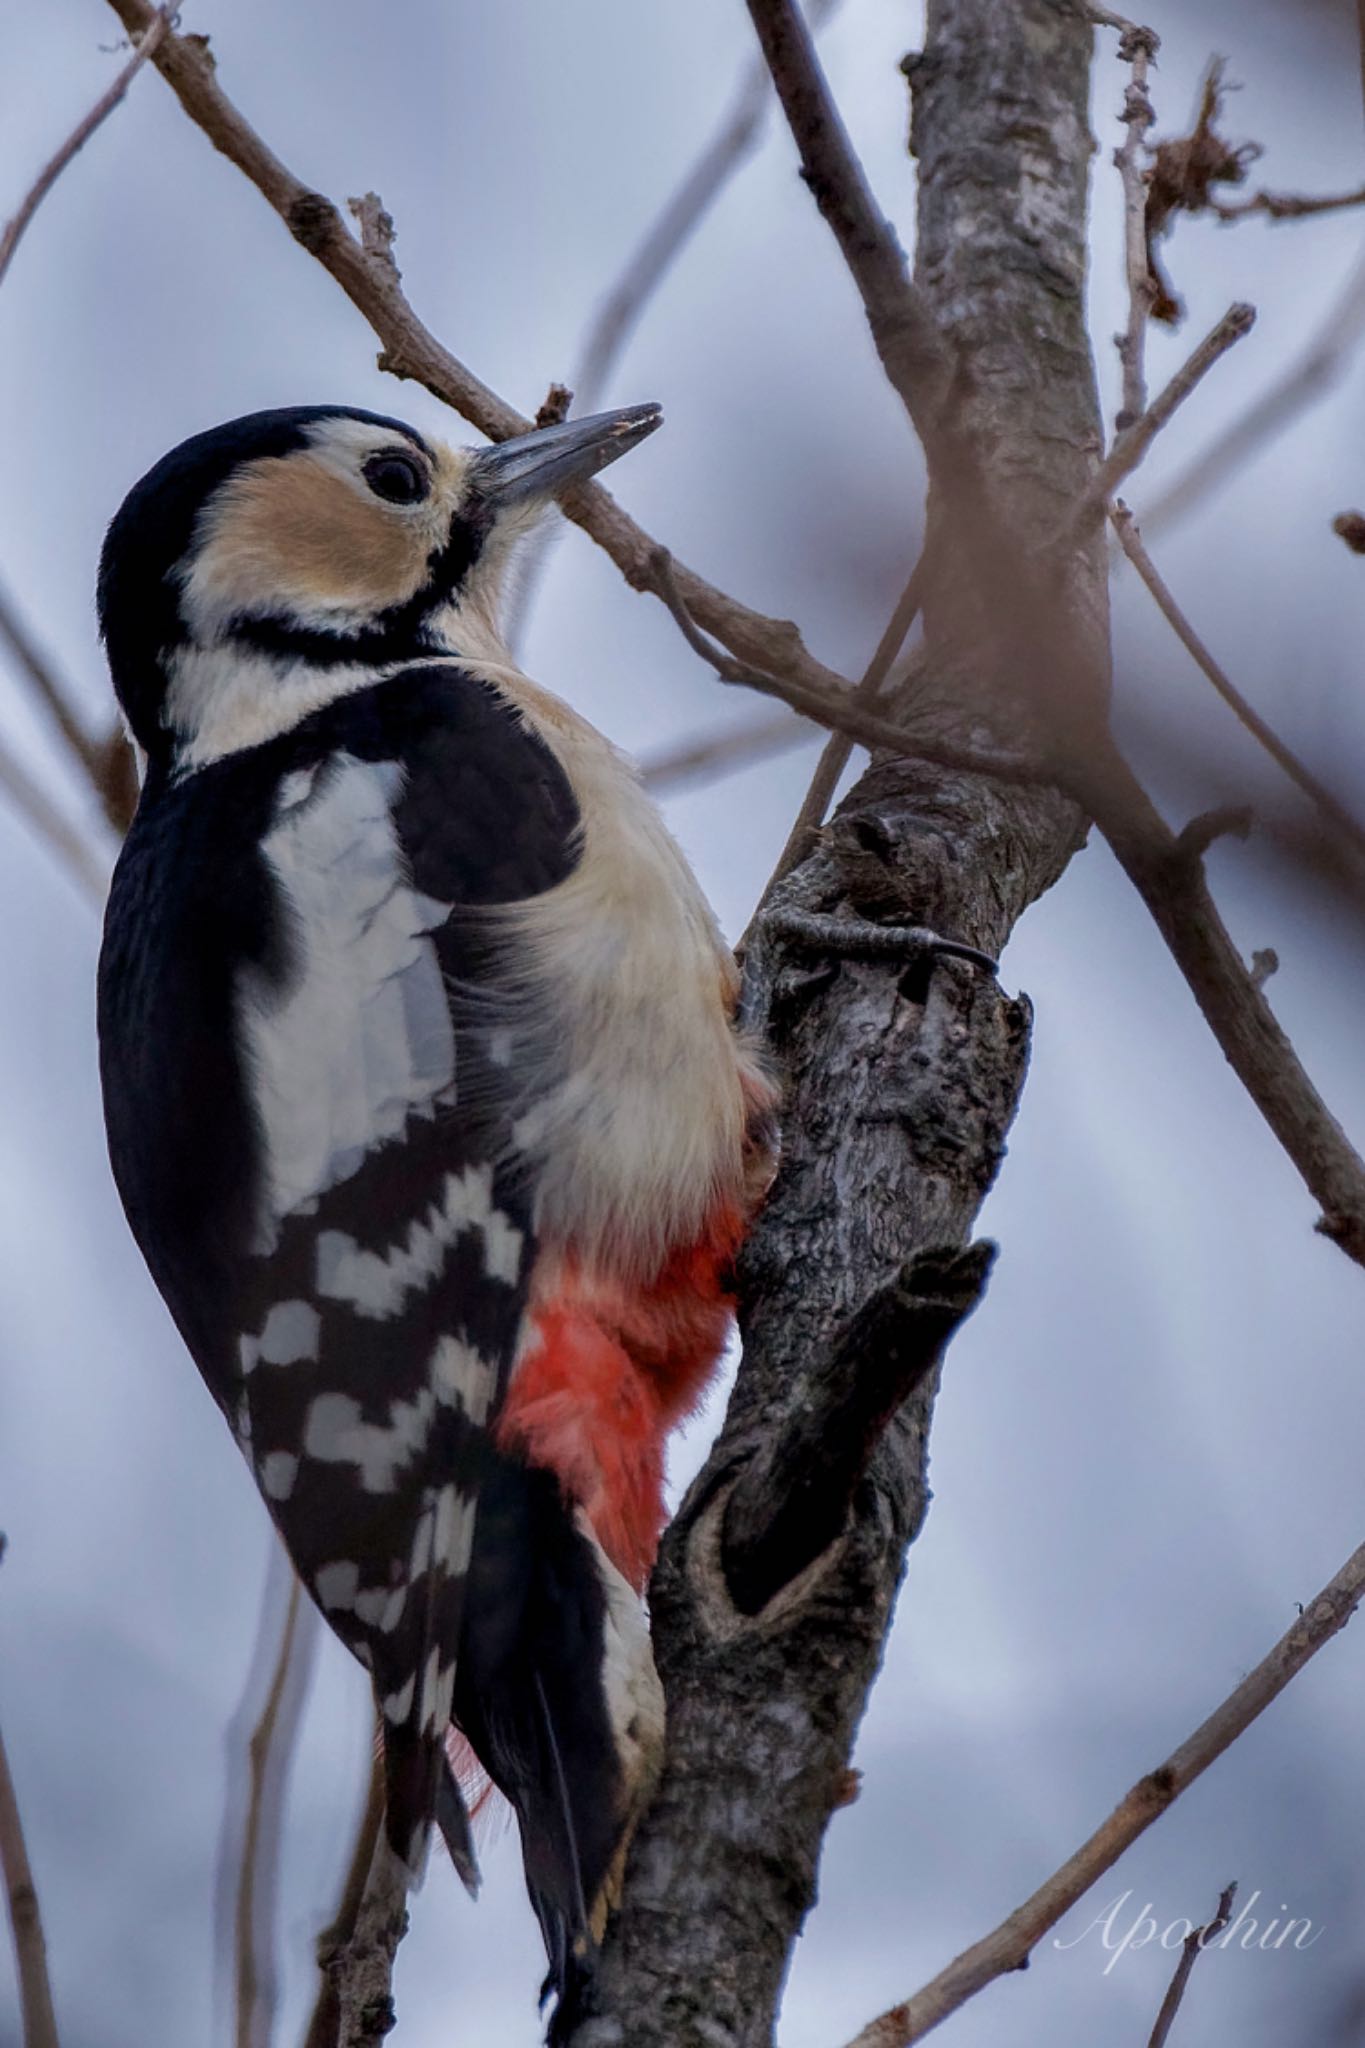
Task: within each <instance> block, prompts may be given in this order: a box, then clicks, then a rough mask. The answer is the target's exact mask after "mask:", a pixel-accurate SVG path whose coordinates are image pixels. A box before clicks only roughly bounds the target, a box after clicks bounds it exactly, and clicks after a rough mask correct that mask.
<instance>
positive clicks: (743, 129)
mask: <svg viewBox="0 0 1365 2048" xmlns="http://www.w3.org/2000/svg"><path fill="white" fill-rule="evenodd" d="M842 5H843V0H812V4H811V7H810V11H809V20H810V25H811V28H812V29H813V30H816V31H818V30H819V29H821V28H823V27H824V25H825V23H826V22H827V21H828V20H829V19H830V17H831V16H832V15H833V14H835V13H836V12H837V11H838V9H839V8H840V7H841V6H842ZM771 95H772V86H771V83H770V81H769V78H768V67H767V65H766V64H765V63H764V62H763V60H762V58H756V59H755V60H754V61H753V62H752V63H750V64H749V65H747V66H746V67H745V69H744V71H743V73H742V75H741V77H740V80H739V84H738V86H737V87H736V90H735V93H734V97H733V99H732V101H731V104H730V107H729V110H728V111H727V112H726V113H725V114H724V115H722V117H721V121H720V125H719V126H718V128H717V129H716V132H715V134H714V135H713V136H712V137H711V139H710V141H709V142H707V143H705V144H704V145H703V147H702V149H701V151H700V153H699V154H698V156H697V158H696V160H695V161H694V162H693V163H692V164H691V165H690V166H689V168H688V169H687V171H685V172H684V174H683V176H682V178H681V179H680V180H679V182H678V184H677V185H676V186H675V188H674V190H673V191H672V192H671V193H670V194H669V196H668V198H667V199H666V200H665V201H664V203H663V205H662V206H661V207H660V209H659V211H658V213H657V214H656V215H655V217H654V219H653V220H652V221H651V222H650V224H649V226H648V227H647V228H646V230H645V232H644V234H643V235H642V236H641V237H640V240H639V241H638V242H637V244H636V245H635V247H634V249H633V250H632V251H631V253H630V256H629V257H628V259H627V261H626V262H625V264H624V265H623V266H622V269H621V273H620V275H619V276H618V278H617V279H616V282H615V283H614V284H613V285H611V286H610V287H609V288H608V290H607V291H606V292H605V293H604V295H603V297H602V299H601V301H600V302H599V304H598V307H597V311H596V313H595V314H594V315H593V319H592V322H591V324H590V326H589V328H588V331H587V335H586V337H585V338H584V341H583V345H582V348H581V349H580V351H579V356H578V362H577V364H576V366H575V368H574V370H573V373H572V375H571V376H570V379H569V386H570V390H571V392H572V395H573V400H574V403H575V404H576V405H577V407H578V410H579V412H580V413H590V412H595V411H596V410H597V408H598V405H599V404H600V403H601V401H602V399H603V397H604V395H605V393H606V390H607V386H608V384H609V383H610V380H611V376H612V373H613V371H614V370H615V368H616V365H617V363H618V362H619V361H620V359H621V356H622V354H623V352H624V350H625V346H626V343H627V342H628V341H629V339H630V337H631V335H632V334H633V333H634V332H635V329H636V328H637V327H638V326H639V324H640V321H641V319H642V318H643V316H644V312H645V309H646V307H647V306H648V304H649V302H650V300H651V299H652V298H653V296H654V294H655V293H656V292H657V291H658V290H659V287H660V286H661V285H662V284H663V281H664V279H665V278H666V277H667V275H668V273H669V271H670V270H671V269H672V268H673V265H674V264H675V263H676V262H677V260H678V258H679V256H680V255H681V254H682V252H683V250H684V249H685V248H686V247H687V244H688V243H689V242H690V241H691V239H692V237H693V235H694V234H695V233H696V232H697V229H698V228H699V227H700V226H701V224H702V222H703V221H704V220H705V218H706V216H707V214H708V213H709V212H710V211H711V208H712V207H713V206H714V205H715V203H716V201H717V200H718V199H719V198H720V196H721V193H722V192H723V191H724V190H725V188H726V186H727V185H728V184H729V183H730V181H731V180H732V179H733V178H734V177H735V175H736V174H737V172H738V171H739V170H740V169H741V168H742V167H743V165H744V164H746V163H747V162H748V160H749V158H750V157H751V156H752V155H753V153H754V151H755V149H756V148H757V147H758V144H759V142H760V140H761V139H762V134H763V126H764V122H765V121H766V119H767V114H768V108H769V105H770V102H771ZM558 532H559V527H558V523H557V522H556V521H554V520H548V519H547V520H545V521H543V522H542V524H541V525H540V526H539V527H537V529H536V531H535V533H534V534H533V535H532V536H531V538H530V541H529V542H528V543H527V545H526V546H525V548H524V549H523V550H522V554H521V559H520V562H519V566H518V578H517V585H516V589H515V590H514V591H513V593H512V597H511V602H510V604H509V605H508V606H507V613H506V619H505V622H504V632H505V635H506V639H507V644H508V646H509V647H511V648H513V649H515V648H516V647H517V645H518V644H519V641H520V639H521V635H522V634H523V632H524V631H525V629H526V620H527V618H528V616H529V614H530V611H531V608H532V606H533V605H534V603H535V600H536V596H537V593H538V591H539V588H540V582H541V578H542V576H543V574H544V571H545V565H546V563H547V562H548V560H549V558H550V554H551V552H552V550H553V548H554V543H555V539H556V536H557V534H558Z"/></svg>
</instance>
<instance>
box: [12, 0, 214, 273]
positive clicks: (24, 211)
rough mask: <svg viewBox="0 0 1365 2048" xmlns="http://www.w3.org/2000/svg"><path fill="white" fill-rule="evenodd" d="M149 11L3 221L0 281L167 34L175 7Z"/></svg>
mask: <svg viewBox="0 0 1365 2048" xmlns="http://www.w3.org/2000/svg"><path fill="white" fill-rule="evenodd" d="M149 13H151V19H150V20H149V21H148V22H147V23H146V25H145V27H143V28H142V29H140V30H139V31H138V32H137V39H136V40H137V47H136V49H135V50H134V52H133V55H132V56H131V57H130V58H129V60H128V62H127V63H126V64H125V65H124V67H123V69H122V71H120V73H119V75H118V77H117V78H116V79H115V80H114V82H113V84H112V85H111V86H110V87H109V89H108V91H107V92H103V93H101V94H100V97H99V98H98V99H97V100H96V102H95V104H94V106H93V107H92V108H91V109H90V111H89V113H88V114H87V115H86V116H85V118H84V119H83V120H81V121H78V122H77V123H76V126H75V127H74V128H73V129H72V131H71V133H70V134H69V135H68V136H67V138H66V140H65V142H64V143H63V144H62V146H61V148H60V149H59V150H58V151H57V153H56V155H55V156H52V157H50V158H49V159H48V161H47V162H46V163H45V164H44V165H43V168H42V169H41V171H39V173H38V175H37V177H36V178H35V179H34V181H33V183H32V185H30V187H29V189H28V191H27V192H26V193H25V194H24V196H23V198H22V199H21V200H20V202H19V207H18V211H17V212H16V213H14V214H12V215H11V217H10V219H9V220H8V221H6V223H5V226H4V228H3V230H0V283H3V282H4V277H5V272H6V271H7V270H8V269H9V267H10V263H11V261H12V260H13V257H14V252H15V250H16V249H17V248H18V246H19V243H20V241H21V239H22V237H23V234H24V231H25V229H26V228H27V227H28V225H29V222H30V221H31V220H32V219H33V216H34V214H35V213H36V212H37V211H38V208H39V207H40V206H41V205H42V203H43V201H44V200H45V199H46V197H47V195H48V193H49V192H50V191H51V190H52V187H53V186H54V185H55V184H56V182H57V180H58V178H60V176H61V175H62V172H63V171H64V170H65V169H66V167H67V165H68V164H69V163H70V161H71V159H72V157H73V156H75V154H76V152H77V151H78V150H79V149H81V148H82V147H83V146H84V145H85V144H86V143H87V142H88V141H89V140H90V137H91V136H92V135H93V134H94V132H95V130H96V129H97V128H98V127H99V125H100V123H101V121H103V120H104V119H105V118H106V116H107V115H109V114H112V113H113V111H114V108H115V107H116V106H117V105H118V103H119V101H120V100H121V99H122V98H123V95H124V94H125V93H126V92H127V90H128V88H129V86H130V85H131V84H132V82H133V80H134V79H135V78H136V77H137V74H138V72H139V71H140V70H141V69H142V67H143V65H144V64H145V63H146V62H147V59H148V58H149V57H151V56H154V55H155V54H156V51H157V48H158V46H159V44H160V43H161V41H162V39H163V38H164V37H165V36H166V35H167V34H168V33H169V31H170V26H171V22H172V21H173V19H174V18H175V9H174V8H173V7H171V8H166V7H163V8H161V9H160V10H158V11H156V12H154V13H152V12H151V10H149Z"/></svg>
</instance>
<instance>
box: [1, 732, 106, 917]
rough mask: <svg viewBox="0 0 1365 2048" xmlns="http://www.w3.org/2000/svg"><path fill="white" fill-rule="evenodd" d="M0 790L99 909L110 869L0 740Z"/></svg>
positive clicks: (82, 892)
mask: <svg viewBox="0 0 1365 2048" xmlns="http://www.w3.org/2000/svg"><path fill="white" fill-rule="evenodd" d="M0 790H3V791H4V793H5V795H6V796H7V797H8V798H9V801H10V803H11V804H12V805H13V806H14V809H15V810H16V811H17V813H18V814H19V816H20V817H21V818H22V819H23V821H24V823H25V824H26V825H27V826H28V828H29V830H30V831H31V832H32V834H33V836H34V838H35V839H37V840H39V841H41V843H42V844H43V845H44V846H46V847H47V848H48V850H49V851H50V852H52V853H55V854H56V856H57V858H58V860H59V861H60V862H61V864H62V866H63V867H64V868H65V869H66V871H67V873H68V874H69V875H70V876H71V878H72V880H73V881H74V882H75V883H76V885H77V887H78V888H79V889H80V891H81V894H82V895H83V896H86V897H88V898H89V899H90V901H91V902H92V903H93V904H94V905H95V907H96V909H98V908H99V906H100V904H102V903H103V901H104V898H105V894H106V892H107V891H108V887H109V869H108V865H107V863H105V862H103V861H102V860H101V859H100V856H99V853H98V852H97V850H96V849H95V848H94V847H93V846H91V845H90V844H89V842H88V841H87V840H86V839H85V838H84V837H83V836H82V834H81V833H80V832H79V831H78V830H77V828H76V826H74V825H73V824H71V823H70V821H69V820H68V819H66V818H64V817H63V816H62V813H61V812H60V811H59V810H58V808H57V806H56V804H54V803H53V801H52V799H51V797H50V796H48V794H47V792H46V791H45V790H43V789H41V788H40V787H39V786H38V784H37V783H36V782H35V781H34V779H33V777H32V776H31V775H30V774H29V772H28V770H27V768H24V767H21V766H20V764H19V762H18V761H16V759H15V758H14V756H13V754H11V753H10V752H9V750H8V748H7V747H5V746H4V744H3V742H0Z"/></svg>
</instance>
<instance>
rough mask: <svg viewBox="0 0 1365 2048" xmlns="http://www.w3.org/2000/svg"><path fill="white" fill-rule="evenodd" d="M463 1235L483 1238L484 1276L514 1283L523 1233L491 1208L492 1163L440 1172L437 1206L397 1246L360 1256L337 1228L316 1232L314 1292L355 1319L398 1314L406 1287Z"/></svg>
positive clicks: (429, 1273)
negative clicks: (356, 1315) (442, 1179)
mask: <svg viewBox="0 0 1365 2048" xmlns="http://www.w3.org/2000/svg"><path fill="white" fill-rule="evenodd" d="M465 1230H479V1231H481V1232H482V1234H483V1243H484V1271H485V1272H486V1273H487V1274H488V1277H489V1278H490V1279H492V1280H501V1281H502V1282H503V1283H504V1285H506V1286H508V1287H512V1286H515V1285H516V1280H517V1274H518V1272H519V1270H520V1266H521V1251H522V1233H521V1232H520V1231H519V1230H518V1229H517V1228H516V1226H515V1224H514V1223H513V1222H512V1221H511V1219H510V1218H509V1217H508V1216H506V1215H505V1214H504V1213H503V1211H502V1210H501V1209H497V1208H495V1207H494V1206H493V1170H492V1168H491V1166H470V1167H467V1168H466V1169H465V1171H464V1172H463V1173H460V1174H455V1173H451V1174H447V1175H446V1180H445V1186H444V1188H443V1190H442V1193H441V1197H440V1199H439V1201H437V1202H436V1203H434V1204H433V1205H432V1207H431V1208H430V1209H428V1211H427V1213H426V1215H425V1216H424V1217H422V1218H421V1219H420V1220H419V1221H418V1222H416V1223H414V1224H413V1225H412V1227H411V1228H410V1230H409V1231H408V1234H407V1237H406V1239H405V1240H404V1242H403V1243H402V1244H398V1245H393V1246H392V1247H390V1249H389V1250H388V1251H387V1252H371V1251H362V1250H361V1249H360V1247H359V1246H358V1245H357V1243H356V1241H355V1239H354V1238H353V1237H349V1236H348V1235H347V1234H346V1233H345V1232H344V1231H341V1230H324V1231H322V1232H320V1233H319V1236H318V1247H317V1290H318V1293H319V1294H321V1295H323V1296H324V1297H325V1298H326V1299H327V1300H329V1301H344V1302H347V1303H348V1304H349V1305H350V1306H351V1307H352V1308H354V1309H357V1310H358V1311H359V1313H360V1314H361V1315H365V1316H392V1315H397V1314H398V1312H399V1310H400V1309H401V1307H402V1305H403V1301H404V1299H405V1297H406V1296H407V1295H408V1294H410V1293H411V1291H412V1290H413V1288H415V1287H422V1286H425V1285H427V1284H428V1283H429V1282H430V1281H432V1280H434V1279H435V1278H436V1275H437V1274H438V1273H439V1272H440V1270H441V1266H442V1264H443V1263H444V1260H445V1255H446V1252H447V1251H448V1249H449V1248H450V1246H451V1245H452V1244H453V1243H454V1242H455V1240H456V1238H457V1237H459V1236H460V1234H461V1232H462V1231H465Z"/></svg>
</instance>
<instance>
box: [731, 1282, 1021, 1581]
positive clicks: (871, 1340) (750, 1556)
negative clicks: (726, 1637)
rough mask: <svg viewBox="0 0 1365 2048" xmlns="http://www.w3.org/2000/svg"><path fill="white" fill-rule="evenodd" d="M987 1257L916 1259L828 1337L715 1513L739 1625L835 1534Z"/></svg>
mask: <svg viewBox="0 0 1365 2048" xmlns="http://www.w3.org/2000/svg"><path fill="white" fill-rule="evenodd" d="M994 1258H995V1246H994V1245H992V1244H988V1243H985V1242H984V1241H983V1242H982V1243H979V1244H973V1245H968V1246H967V1247H965V1249H964V1248H963V1247H962V1246H960V1245H943V1246H937V1247H931V1248H930V1249H929V1250H927V1251H923V1252H919V1253H918V1254H917V1255H916V1256H915V1258H913V1259H912V1260H911V1261H910V1262H909V1263H908V1264H907V1265H906V1266H905V1267H904V1268H903V1269H902V1270H901V1272H900V1273H898V1274H897V1275H896V1276H895V1278H894V1279H893V1280H890V1281H889V1282H888V1283H887V1284H886V1286H885V1287H883V1288H881V1289H879V1290H878V1292H877V1293H875V1294H873V1295H871V1296H870V1297H869V1299H868V1300H867V1301H866V1302H864V1303H863V1305H862V1307H861V1308H860V1309H859V1310H858V1311H857V1313H856V1314H855V1315H854V1316H853V1317H852V1319H851V1321H850V1322H849V1323H848V1324H847V1325H846V1326H845V1328H844V1329H843V1330H842V1331H841V1332H840V1333H839V1335H838V1337H837V1338H836V1340H835V1342H834V1343H833V1345H832V1346H831V1348H830V1351H829V1354H828V1356H827V1357H826V1358H825V1359H824V1360H822V1361H821V1363H820V1364H819V1365H817V1366H816V1367H815V1369H814V1370H813V1372H812V1373H811V1376H810V1382H809V1398H808V1400H807V1401H806V1402H805V1403H804V1404H803V1405H802V1406H801V1407H800V1408H799V1409H798V1410H796V1411H795V1412H794V1413H793V1414H792V1415H791V1416H790V1417H788V1419H787V1427H786V1428H785V1429H784V1430H782V1431H780V1432H779V1433H778V1434H777V1435H776V1436H775V1437H774V1438H772V1439H771V1440H769V1441H768V1442H767V1443H766V1444H765V1445H764V1446H763V1447H762V1449H761V1450H760V1451H759V1452H758V1454H757V1455H756V1456H755V1457H754V1458H753V1459H751V1460H750V1462H749V1464H748V1465H747V1466H746V1467H745V1468H744V1470H743V1471H742V1473H741V1475H740V1478H739V1480H738V1482H737V1483H736V1485H735V1489H734V1491H733V1493H732V1494H731V1495H730V1499H729V1501H728V1503H727V1505H726V1509H725V1519H724V1524H723V1531H722V1560H723V1563H724V1568H725V1577H726V1582H727V1584H728V1585H729V1588H730V1592H731V1595H732V1597H733V1599H734V1602H735V1605H736V1607H737V1608H738V1609H739V1611H740V1613H741V1614H758V1613H759V1612H760V1611H761V1610H762V1609H763V1608H764V1607H766V1606H767V1604H768V1602H769V1601H770V1600H771V1599H772V1598H773V1596H774V1595H775V1594H776V1593H779V1592H780V1591H781V1589H782V1588H783V1587H784V1586H788V1585H790V1584H791V1582H792V1580H793V1579H794V1578H795V1577H796V1575H797V1573H798V1572H801V1571H804V1570H805V1568H806V1566H807V1565H809V1564H812V1563H813V1562H814V1561H815V1559H816V1558H817V1557H819V1556H820V1554H821V1552H822V1551H824V1550H826V1549H827V1548H828V1547H829V1545H830V1544H831V1543H832V1542H833V1541H834V1539H835V1537H836V1536H837V1535H838V1534H839V1531H840V1530H841V1529H842V1528H843V1526H844V1523H845V1521H846V1519H847V1516H848V1512H849V1508H850V1506H851V1504H852V1501H853V1496H854V1493H855V1491H856V1489H857V1486H858V1484H859V1481H860V1480H861V1479H862V1477H863V1474H864V1473H865V1472H866V1470H867V1467H868V1464H869V1461H870V1460H871V1457H872V1453H873V1451H874V1450H875V1449H876V1447H877V1445H878V1444H879V1443H880V1442H881V1439H882V1435H883V1432H884V1431H885V1429H886V1425H887V1423H888V1422H889V1421H890V1420H891V1417H892V1416H893V1415H895V1414H897V1413H898V1412H899V1411H900V1409H901V1408H902V1407H903V1406H904V1404H905V1403H906V1402H907V1401H908V1400H909V1399H910V1396H911V1395H912V1394H913V1393H915V1391H916V1390H917V1389H918V1388H919V1387H922V1386H923V1385H924V1383H925V1381H926V1380H927V1379H928V1377H929V1375H930V1373H932V1372H933V1371H934V1369H935V1367H936V1366H937V1365H938V1362H939V1360H940V1359H941V1358H942V1356H943V1353H944V1351H945V1349H946V1348H947V1346H948V1343H949V1342H950V1340H951V1339H952V1337H953V1335H954V1334H955V1332H956V1331H957V1329H958V1328H959V1327H960V1325H961V1324H962V1322H963V1321H964V1320H965V1319H966V1317H967V1316H969V1315H970V1314H971V1312H972V1310H973V1309H974V1308H975V1307H976V1306H977V1304H978V1302H979V1301H980V1300H981V1296H982V1293H983V1292H984V1290H985V1285H986V1280H987V1276H988V1275H989V1273H990V1269H991V1265H992V1263H993V1261H994Z"/></svg>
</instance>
